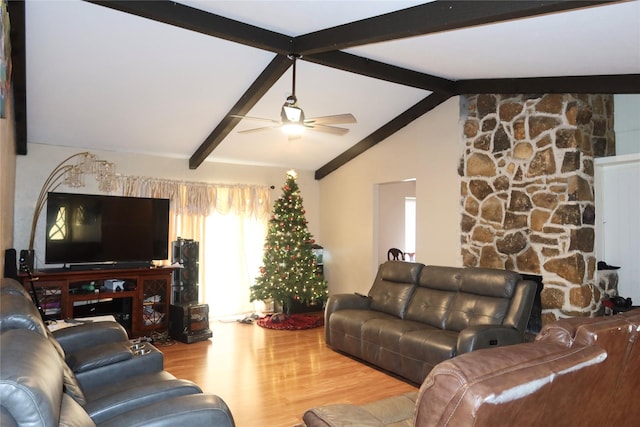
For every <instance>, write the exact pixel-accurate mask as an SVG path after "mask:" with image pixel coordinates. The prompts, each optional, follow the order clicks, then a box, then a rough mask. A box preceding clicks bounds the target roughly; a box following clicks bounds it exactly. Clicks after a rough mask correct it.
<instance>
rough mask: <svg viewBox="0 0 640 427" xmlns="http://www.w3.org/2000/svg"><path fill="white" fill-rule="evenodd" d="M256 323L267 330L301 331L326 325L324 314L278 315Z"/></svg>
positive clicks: (261, 319) (264, 318)
mask: <svg viewBox="0 0 640 427" xmlns="http://www.w3.org/2000/svg"><path fill="white" fill-rule="evenodd" d="M256 323H257V324H258V326H262V327H263V328H267V329H279V330H288V331H299V330H301V329H312V328H317V327H320V326H322V325H324V316H323V313H305V314H284V313H276V314H271V315H268V316H264V317H261V318H259V319H258V320H257V321H256Z"/></svg>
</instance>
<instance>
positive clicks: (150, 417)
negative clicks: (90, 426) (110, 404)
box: [100, 394, 235, 427]
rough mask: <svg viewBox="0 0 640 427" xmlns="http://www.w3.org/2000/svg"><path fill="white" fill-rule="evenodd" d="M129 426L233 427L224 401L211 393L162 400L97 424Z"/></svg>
mask: <svg viewBox="0 0 640 427" xmlns="http://www.w3.org/2000/svg"><path fill="white" fill-rule="evenodd" d="M130 425H135V426H147V425H148V426H153V427H162V426H171V427H172V426H178V425H180V426H205V425H206V426H215V427H234V426H235V423H234V421H233V416H232V415H231V411H230V410H229V407H228V406H227V404H226V403H225V402H224V400H222V399H221V398H220V397H218V396H215V395H211V394H194V395H188V396H179V397H174V398H170V399H166V400H162V401H160V402H157V403H154V404H151V405H148V406H143V407H140V408H137V409H134V410H132V411H128V412H125V413H123V414H120V415H117V416H115V417H113V418H110V419H109V420H107V421H105V422H102V423H100V427H121V426H130Z"/></svg>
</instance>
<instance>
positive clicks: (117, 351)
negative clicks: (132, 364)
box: [67, 341, 133, 373]
mask: <svg viewBox="0 0 640 427" xmlns="http://www.w3.org/2000/svg"><path fill="white" fill-rule="evenodd" d="M132 357H133V352H132V351H131V349H130V348H129V345H128V342H126V341H124V342H111V343H107V344H102V345H97V346H95V347H88V348H85V349H82V350H78V351H76V352H75V353H73V354H71V355H69V357H67V364H68V365H69V367H70V368H71V370H72V371H73V372H75V373H78V372H85V371H90V370H92V369H96V368H100V367H102V366H108V365H112V364H114V363H118V362H122V361H125V360H129V359H131V358H132Z"/></svg>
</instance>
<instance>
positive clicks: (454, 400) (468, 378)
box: [303, 309, 640, 427]
mask: <svg viewBox="0 0 640 427" xmlns="http://www.w3.org/2000/svg"><path fill="white" fill-rule="evenodd" d="M639 337H640V309H635V310H632V311H629V312H626V313H623V314H618V315H615V316H607V317H596V318H571V319H562V320H559V321H557V322H555V323H553V324H550V325H546V326H544V327H543V328H542V331H541V332H540V334H539V335H538V336H537V337H536V340H535V342H531V343H524V344H517V345H513V346H508V347H500V348H493V349H484V350H479V351H476V352H473V353H468V354H463V355H460V356H458V357H455V358H453V359H450V360H447V361H445V362H442V363H440V364H439V365H438V366H436V367H435V368H434V369H433V370H432V371H431V373H430V374H429V376H428V377H427V378H426V379H425V381H424V382H423V383H422V386H421V387H420V390H419V391H418V392H414V393H409V394H408V395H403V396H395V397H392V398H389V399H384V400H381V401H378V402H372V403H370V404H367V405H361V406H355V405H348V404H336V405H328V406H324V407H320V408H314V409H310V410H308V411H307V412H306V413H305V414H304V417H303V420H304V423H305V424H303V425H304V426H306V427H329V426H331V427H339V426H347V425H358V426H361V427H366V426H376V427H380V426H388V427H390V426H395V427H400V426H416V427H430V426H470V425H473V426H475V427H484V426H491V427H493V426H515V425H517V426H525V427H526V426H545V427H546V426H554V427H555V426H568V427H571V426H576V427H578V426H581V427H582V426H618V425H635V424H636V423H637V420H638V419H640V418H639V417H640V405H638V404H637V399H636V397H637V390H640V344H637V341H638V338H639ZM414 402H415V404H414Z"/></svg>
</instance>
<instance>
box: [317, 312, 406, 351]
mask: <svg viewBox="0 0 640 427" xmlns="http://www.w3.org/2000/svg"><path fill="white" fill-rule="evenodd" d="M378 318H383V319H395V317H393V316H391V315H389V314H386V313H381V312H379V311H373V310H357V309H347V310H339V311H336V312H334V313H332V314H331V322H330V323H329V324H328V325H325V328H331V331H330V334H331V337H332V339H331V346H332V347H334V348H336V349H338V350H341V351H345V352H347V353H349V354H352V355H354V356H356V357H360V358H362V327H363V325H364V324H365V323H366V322H368V321H370V320H372V319H378Z"/></svg>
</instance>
